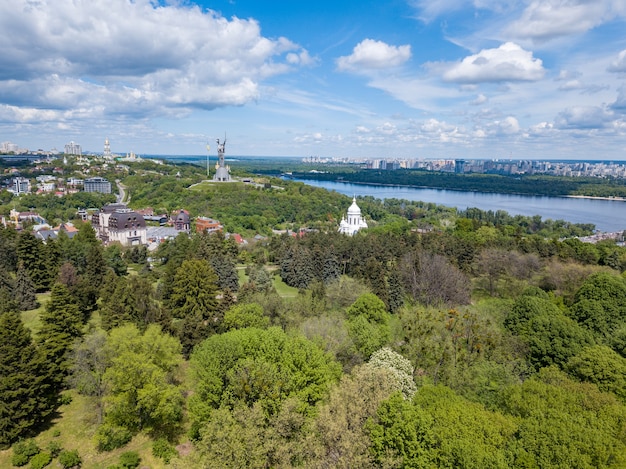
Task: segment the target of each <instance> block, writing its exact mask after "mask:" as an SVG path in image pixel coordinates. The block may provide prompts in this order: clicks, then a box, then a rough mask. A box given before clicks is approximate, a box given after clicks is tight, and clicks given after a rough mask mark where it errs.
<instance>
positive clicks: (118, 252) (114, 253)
mask: <svg viewBox="0 0 626 469" xmlns="http://www.w3.org/2000/svg"><path fill="white" fill-rule="evenodd" d="M104 255H105V259H106V263H107V266H108V267H109V268H110V269H113V272H115V275H119V276H123V275H126V274H128V265H127V264H126V261H125V260H124V258H123V256H122V249H121V248H120V246H119V244H111V245H110V246H109V247H107V248H106V249H105V252H104Z"/></svg>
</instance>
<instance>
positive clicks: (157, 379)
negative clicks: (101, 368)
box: [102, 324, 183, 437]
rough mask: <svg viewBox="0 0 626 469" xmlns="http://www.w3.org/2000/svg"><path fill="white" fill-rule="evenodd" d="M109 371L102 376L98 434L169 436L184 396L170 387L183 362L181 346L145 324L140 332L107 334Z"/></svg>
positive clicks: (130, 329) (128, 328) (121, 329)
mask: <svg viewBox="0 0 626 469" xmlns="http://www.w3.org/2000/svg"><path fill="white" fill-rule="evenodd" d="M107 348H108V349H109V354H110V357H111V361H110V366H109V367H108V368H107V369H106V371H105V372H104V375H103V380H104V382H105V385H106V386H107V388H108V392H107V395H106V396H105V397H104V410H105V411H104V425H103V426H102V431H108V429H110V428H115V427H121V428H124V429H126V430H128V431H129V432H131V433H136V432H138V431H141V430H143V431H147V432H150V433H152V434H156V435H163V436H168V437H169V436H172V435H173V433H175V432H176V431H177V429H178V425H179V422H180V421H181V419H182V411H183V396H182V393H181V390H180V387H179V386H178V385H177V384H176V383H175V379H174V377H175V373H176V370H177V369H178V367H179V366H180V364H181V362H182V357H181V355H180V350H181V347H180V343H179V342H178V340H177V339H176V338H174V337H171V336H169V335H167V334H164V333H162V332H161V329H160V328H159V327H158V326H156V325H150V326H148V328H147V329H146V331H145V333H143V334H142V333H141V332H140V331H139V329H138V328H137V327H136V326H135V325H134V324H127V325H125V326H122V327H119V328H116V329H113V330H111V332H110V334H109V338H108V340H107Z"/></svg>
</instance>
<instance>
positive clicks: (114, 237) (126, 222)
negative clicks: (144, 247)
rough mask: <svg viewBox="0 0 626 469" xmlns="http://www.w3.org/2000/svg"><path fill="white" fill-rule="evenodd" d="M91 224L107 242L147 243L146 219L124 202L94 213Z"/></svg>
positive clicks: (125, 243)
mask: <svg viewBox="0 0 626 469" xmlns="http://www.w3.org/2000/svg"><path fill="white" fill-rule="evenodd" d="M85 182H86V181H85ZM91 226H93V228H94V230H95V231H96V233H97V235H98V237H99V238H100V239H101V240H102V242H103V243H105V244H109V243H114V242H118V243H120V244H121V245H122V246H136V245H139V244H146V243H147V233H146V221H145V220H144V218H143V216H142V215H141V214H139V213H137V212H135V211H134V210H132V209H129V208H127V207H126V205H124V204H109V205H105V206H104V207H102V208H101V209H100V211H99V212H97V213H94V214H93V215H92V217H91Z"/></svg>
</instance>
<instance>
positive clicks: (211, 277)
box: [167, 259, 219, 326]
mask: <svg viewBox="0 0 626 469" xmlns="http://www.w3.org/2000/svg"><path fill="white" fill-rule="evenodd" d="M216 295H217V275H216V274H215V271H214V270H213V268H212V267H211V266H210V265H209V263H208V262H207V261H205V260H195V259H194V260H187V261H184V262H183V263H182V265H181V266H180V268H179V269H178V270H177V271H176V275H175V277H174V282H173V285H172V293H171V296H170V298H169V299H168V302H167V305H168V307H169V308H170V310H171V311H172V313H173V315H174V317H177V318H186V317H190V316H193V315H198V316H200V317H201V318H202V319H203V320H206V321H210V322H212V323H216V324H215V325H216V326H217V320H218V319H219V318H216V317H215V314H216V313H217V311H218V307H217V306H218V302H217V299H216Z"/></svg>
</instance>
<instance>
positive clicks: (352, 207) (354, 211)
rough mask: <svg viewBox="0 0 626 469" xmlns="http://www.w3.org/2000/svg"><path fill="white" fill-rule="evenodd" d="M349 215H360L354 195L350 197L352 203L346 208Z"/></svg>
mask: <svg viewBox="0 0 626 469" xmlns="http://www.w3.org/2000/svg"><path fill="white" fill-rule="evenodd" d="M350 215H354V216H357V215H359V216H360V215H361V209H360V208H359V206H358V205H357V204H356V197H353V198H352V205H350V208H349V209H348V216H350Z"/></svg>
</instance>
